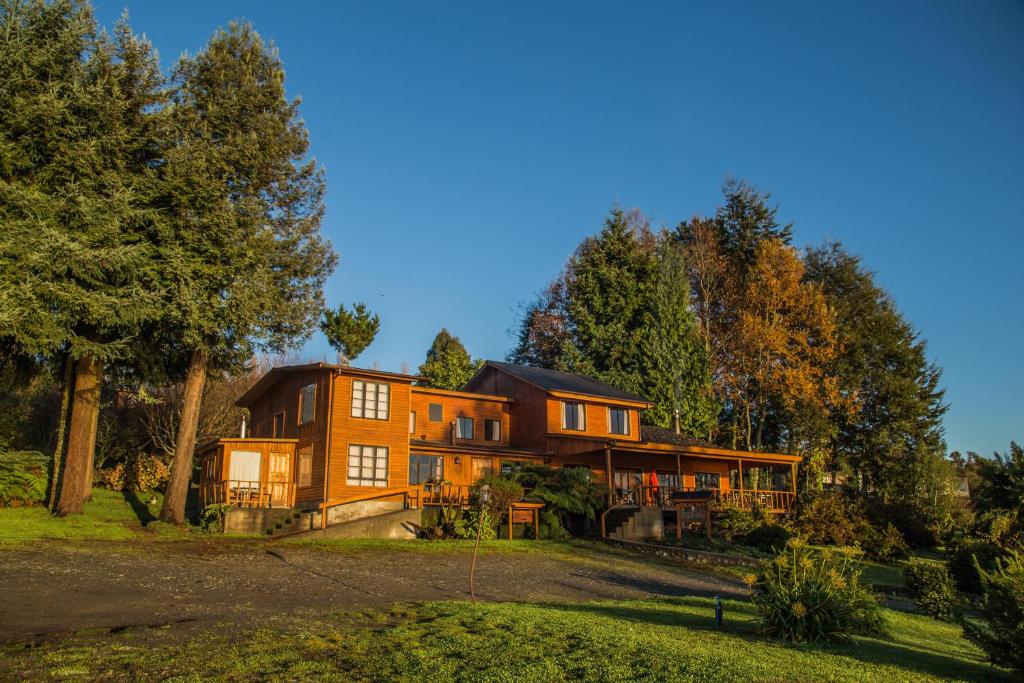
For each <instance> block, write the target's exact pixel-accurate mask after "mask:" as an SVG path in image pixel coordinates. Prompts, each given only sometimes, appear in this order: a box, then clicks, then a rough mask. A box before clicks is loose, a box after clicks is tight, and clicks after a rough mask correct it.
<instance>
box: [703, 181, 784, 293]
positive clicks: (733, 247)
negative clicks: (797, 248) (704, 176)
mask: <svg viewBox="0 0 1024 683" xmlns="http://www.w3.org/2000/svg"><path fill="white" fill-rule="evenodd" d="M722 194H723V195H724V197H725V203H724V204H722V206H721V207H719V208H718V210H717V211H716V212H715V225H716V227H717V229H718V232H719V234H720V235H721V246H722V251H723V252H724V253H725V255H726V257H727V258H728V259H729V260H731V261H732V262H733V263H734V264H736V265H737V266H738V267H739V269H740V271H741V274H743V273H745V272H746V271H747V270H748V269H749V268H750V267H751V266H752V265H753V264H754V262H755V261H756V259H757V248H758V247H759V246H761V243H762V242H764V241H766V240H778V241H779V242H782V243H783V244H785V245H788V244H789V243H790V242H791V241H792V238H793V225H792V224H791V223H790V224H786V225H782V224H780V223H779V222H778V219H777V214H778V207H771V206H768V201H769V200H770V199H771V193H768V192H764V193H762V192H758V191H757V190H755V189H754V188H753V187H752V186H751V185H750V184H749V183H747V182H746V181H745V180H736V179H734V178H730V179H728V180H726V181H725V185H723V186H722Z"/></svg>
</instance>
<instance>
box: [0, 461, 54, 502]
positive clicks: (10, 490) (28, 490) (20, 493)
mask: <svg viewBox="0 0 1024 683" xmlns="http://www.w3.org/2000/svg"><path fill="white" fill-rule="evenodd" d="M52 460H53V459H52V458H51V457H50V456H48V455H43V454H42V453H36V452H33V451H12V452H7V453H3V452H0V506H30V505H42V504H44V503H45V502H46V493H47V486H46V485H47V482H48V481H49V478H50V467H51V466H52V465H51V463H52Z"/></svg>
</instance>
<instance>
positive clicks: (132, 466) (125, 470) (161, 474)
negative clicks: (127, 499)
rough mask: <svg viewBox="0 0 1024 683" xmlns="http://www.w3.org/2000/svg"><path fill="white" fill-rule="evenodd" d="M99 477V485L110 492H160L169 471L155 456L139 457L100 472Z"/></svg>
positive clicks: (168, 476) (168, 475)
mask: <svg viewBox="0 0 1024 683" xmlns="http://www.w3.org/2000/svg"><path fill="white" fill-rule="evenodd" d="M99 475H100V484H101V485H102V486H103V487H104V488H108V489H110V490H111V491H162V490H163V488H164V486H166V484H167V480H168V479H169V478H170V475H171V471H170V469H168V467H167V465H165V464H164V461H163V460H161V459H160V458H158V457H156V456H155V455H139V456H137V457H135V458H133V459H132V460H130V461H129V462H128V463H117V464H116V465H114V466H113V467H108V468H106V469H103V470H100V473H99Z"/></svg>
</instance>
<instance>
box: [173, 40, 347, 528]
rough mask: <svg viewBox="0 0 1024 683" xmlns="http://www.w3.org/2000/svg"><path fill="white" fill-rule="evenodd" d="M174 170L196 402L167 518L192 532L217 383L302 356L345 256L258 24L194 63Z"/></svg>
mask: <svg viewBox="0 0 1024 683" xmlns="http://www.w3.org/2000/svg"><path fill="white" fill-rule="evenodd" d="M174 84H175V92H174V97H173V100H172V106H171V109H170V112H169V115H170V121H169V125H170V127H171V130H172V132H173V139H174V141H175V144H174V145H173V146H172V147H171V148H170V149H169V150H168V152H167V162H166V166H165V167H164V169H163V196H162V201H163V204H164V208H165V211H166V215H167V220H166V223H165V232H164V233H163V234H162V235H161V248H162V257H163V259H164V263H165V264H166V266H167V267H166V269H165V270H164V271H163V275H164V278H165V281H166V282H167V285H168V294H169V302H172V303H173V307H172V311H173V313H172V315H171V316H170V318H169V320H168V321H167V323H166V324H165V325H164V328H165V333H166V336H167V338H168V339H169V344H170V345H171V346H172V348H174V349H175V350H176V352H177V353H178V354H179V355H180V356H183V357H185V358H187V359H188V360H187V371H186V376H185V389H184V391H185V396H184V401H183V406H182V412H181V421H180V424H179V427H178V438H177V445H176V448H175V455H174V462H173V464H172V467H171V476H170V481H169V483H168V486H167V495H166V497H165V498H164V504H163V508H162V509H161V511H160V518H161V519H162V520H164V521H167V522H172V523H177V524H180V523H181V522H182V521H183V519H184V509H185V497H186V494H187V492H188V482H189V479H190V478H191V475H192V458H193V453H194V449H195V438H196V427H197V422H198V411H199V407H200V402H201V399H202V394H203V386H204V384H205V381H206V377H207V374H208V373H209V372H211V371H212V370H214V369H237V368H239V367H240V366H242V365H244V363H245V362H246V361H247V359H249V358H251V357H252V354H253V352H254V351H255V350H265V351H270V352H281V351H283V350H285V349H287V348H290V347H293V346H295V345H297V344H301V343H302V342H303V341H304V340H305V339H306V338H307V337H308V335H309V334H310V332H311V331H312V329H313V328H314V327H315V326H316V323H317V321H318V318H319V316H320V313H321V311H322V309H323V283H324V280H325V279H326V277H327V276H328V275H329V274H330V272H331V270H332V269H333V267H334V264H335V260H336V259H335V256H334V253H333V251H332V249H331V247H330V244H329V243H328V242H326V241H325V240H324V239H323V238H322V237H321V235H320V220H321V217H322V215H323V196H324V180H323V173H322V171H321V169H320V168H319V166H318V165H317V164H316V162H315V161H312V160H306V152H307V150H308V147H309V142H308V135H307V132H306V129H305V126H304V125H303V122H302V120H301V119H300V118H299V114H298V107H299V101H298V100H297V99H296V100H291V101H289V100H288V99H287V98H286V96H285V90H284V69H283V67H282V65H281V61H280V59H279V58H278V55H277V52H276V51H275V50H274V49H273V48H272V47H271V46H268V45H266V44H265V43H264V42H263V40H262V39H261V38H260V37H259V35H258V34H257V33H256V32H255V31H254V30H253V29H252V27H251V26H250V25H248V24H234V23H233V24H231V25H230V26H229V27H228V28H227V29H226V30H222V31H218V32H217V33H215V34H214V36H213V37H212V38H211V39H210V41H209V43H208V44H207V45H206V48H205V49H204V50H203V51H202V52H200V53H199V54H197V55H195V56H186V57H184V58H182V59H181V60H180V61H179V63H178V65H177V67H176V69H175V74H174Z"/></svg>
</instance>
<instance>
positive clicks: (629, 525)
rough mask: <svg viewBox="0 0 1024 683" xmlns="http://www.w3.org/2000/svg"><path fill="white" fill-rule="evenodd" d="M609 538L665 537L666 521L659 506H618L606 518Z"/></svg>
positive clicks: (656, 538) (648, 539) (623, 539)
mask: <svg viewBox="0 0 1024 683" xmlns="http://www.w3.org/2000/svg"><path fill="white" fill-rule="evenodd" d="M605 525H606V526H605V528H606V529H607V531H608V538H614V539H617V540H622V541H651V540H661V539H663V538H664V537H665V522H664V519H663V513H662V510H661V508H659V507H648V506H644V507H635V508H616V509H615V510H612V511H611V512H609V513H608V517H607V518H606V519H605Z"/></svg>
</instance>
